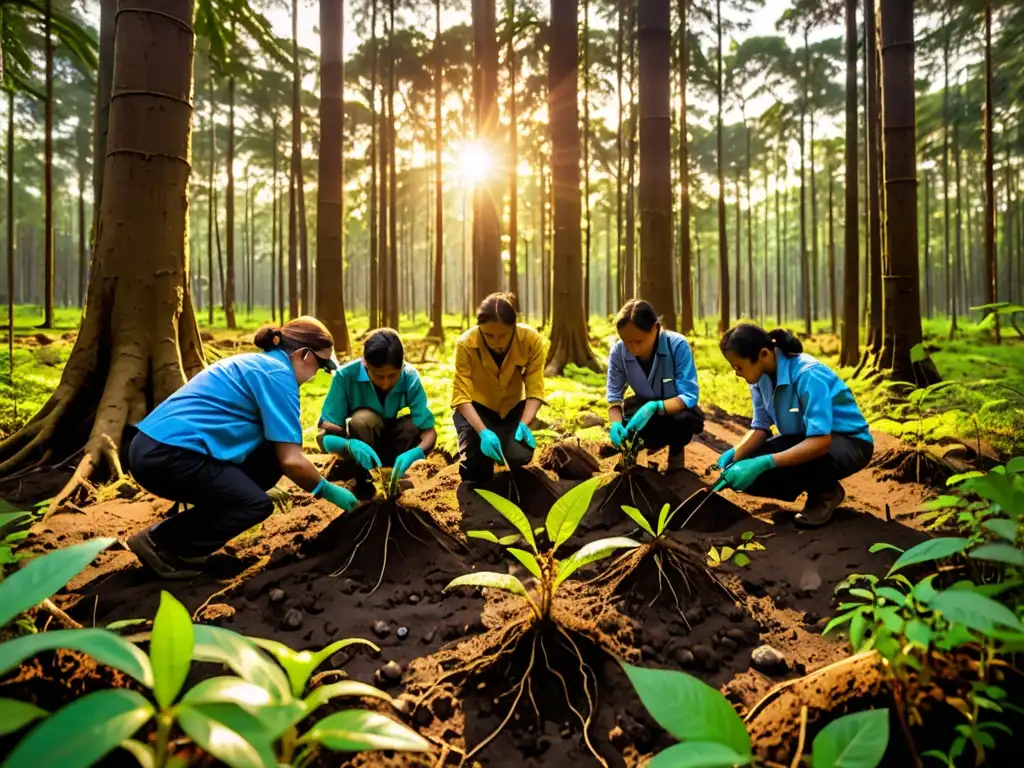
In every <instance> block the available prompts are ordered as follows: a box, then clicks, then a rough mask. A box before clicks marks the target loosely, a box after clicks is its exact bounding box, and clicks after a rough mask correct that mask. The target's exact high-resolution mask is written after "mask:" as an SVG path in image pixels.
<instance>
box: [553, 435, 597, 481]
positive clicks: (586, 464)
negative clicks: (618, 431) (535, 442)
mask: <svg viewBox="0 0 1024 768" xmlns="http://www.w3.org/2000/svg"><path fill="white" fill-rule="evenodd" d="M537 464H538V465H539V466H540V467H542V468H544V469H546V470H548V471H549V472H554V473H555V474H556V475H558V476H559V477H560V478H561V479H562V480H586V479H587V478H589V477H593V476H594V475H595V474H597V473H598V472H600V471H601V465H600V464H598V462H597V459H595V458H594V456H593V454H591V453H590V452H589V451H588V450H587V449H586V448H584V447H583V446H581V445H574V444H572V443H570V442H564V443H554V444H552V445H549V446H547V447H546V448H544V450H543V451H541V454H540V457H539V458H538V459H537Z"/></svg>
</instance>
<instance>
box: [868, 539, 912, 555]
mask: <svg viewBox="0 0 1024 768" xmlns="http://www.w3.org/2000/svg"><path fill="white" fill-rule="evenodd" d="M890 549H891V550H892V551H893V552H899V553H900V554H901V555H902V554H903V550H902V549H900V548H899V547H897V546H895V545H893V544H887V543H885V542H884V541H880V542H878V543H877V544H872V545H871V546H870V547H868V552H870V553H871V554H875V553H876V552H885V551H886V550H890Z"/></svg>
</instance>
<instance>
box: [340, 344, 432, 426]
mask: <svg viewBox="0 0 1024 768" xmlns="http://www.w3.org/2000/svg"><path fill="white" fill-rule="evenodd" d="M360 408H369V409H370V410H371V411H373V412H374V413H378V414H380V415H381V416H383V417H384V418H385V419H393V418H395V417H396V416H397V415H398V412H399V411H400V410H402V409H403V408H408V409H409V413H410V415H411V416H412V423H413V424H415V425H416V426H417V427H418V428H419V429H420V431H421V432H422V431H425V430H428V429H431V428H432V427H433V426H434V414H432V413H431V412H430V408H428V407H427V393H426V392H424V390H423V384H422V382H421V381H420V377H419V374H418V373H416V369H415V368H413V367H412V366H411V365H409V364H408V363H405V364H404V365H403V366H402V373H401V375H400V376H399V377H398V381H397V382H395V386H393V387H392V388H391V390H390V391H389V392H388V394H387V397H385V398H384V406H383V407H381V404H380V398H379V397H377V390H376V388H375V387H374V386H373V382H372V381H371V380H370V374H369V373H368V372H367V370H366V366H365V365H364V364H363V361H362V360H353V361H352V362H350V363H346V364H345V365H343V366H342V367H341V368H339V369H338V370H336V371H335V372H334V374H333V375H332V376H331V388H330V390H328V392H327V398H326V399H325V400H324V406H323V408H322V409H321V411H320V418H321V419H322V420H323V421H329V422H331V423H332V424H337V425H338V426H339V427H343V426H345V420H346V419H348V417H349V416H351V415H352V412H353V411H356V410H359V409H360Z"/></svg>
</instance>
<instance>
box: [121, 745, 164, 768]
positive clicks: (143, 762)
mask: <svg viewBox="0 0 1024 768" xmlns="http://www.w3.org/2000/svg"><path fill="white" fill-rule="evenodd" d="M120 747H121V749H123V750H124V751H125V752H128V753H129V754H131V756H132V757H134V758H135V762H137V763H138V764H139V768H158V766H157V764H156V750H154V749H153V748H152V747H151V746H149V745H148V744H143V743H142V742H141V741H135V739H125V740H124V741H122V742H121V744H120Z"/></svg>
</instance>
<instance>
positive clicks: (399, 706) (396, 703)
mask: <svg viewBox="0 0 1024 768" xmlns="http://www.w3.org/2000/svg"><path fill="white" fill-rule="evenodd" d="M391 706H392V707H394V710H395V712H397V713H398V714H400V715H402V716H403V717H408V716H409V713H410V712H412V702H411V701H409V700H408V699H392V700H391Z"/></svg>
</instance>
